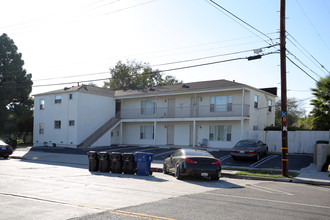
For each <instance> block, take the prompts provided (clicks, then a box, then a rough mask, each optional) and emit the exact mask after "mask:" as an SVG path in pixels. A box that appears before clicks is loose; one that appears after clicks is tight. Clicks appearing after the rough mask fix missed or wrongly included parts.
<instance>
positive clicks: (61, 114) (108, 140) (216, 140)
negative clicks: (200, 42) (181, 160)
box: [34, 80, 276, 149]
mask: <svg viewBox="0 0 330 220" xmlns="http://www.w3.org/2000/svg"><path fill="white" fill-rule="evenodd" d="M203 83H204V84H205V85H204V84H203ZM201 85H202V86H201ZM211 85H213V86H211ZM59 96H60V97H61V102H60V103H58V101H57V103H56V101H55V99H56V97H57V98H58V97H59ZM256 96H257V97H258V98H257V101H258V103H257V105H256V104H255V103H254V102H255V97H256ZM275 97H276V95H274V94H271V93H269V92H266V91H263V90H259V89H255V88H253V87H250V86H246V85H243V84H237V83H234V82H229V81H224V80H220V81H210V86H208V84H207V83H205V82H197V83H191V84H189V86H187V85H185V87H184V86H182V87H181V85H180V86H172V87H171V86H170V87H161V88H160V89H159V90H158V89H157V87H156V89H152V90H143V91H141V90H138V91H120V92H114V91H111V90H105V89H101V88H95V87H92V88H90V87H86V88H85V89H83V87H77V88H71V89H67V90H62V91H61V90H59V91H54V92H49V93H44V94H39V95H36V96H35V118H34V145H35V146H45V145H47V146H63V147H79V144H80V143H82V142H83V141H85V140H86V139H87V138H88V137H89V136H90V135H92V134H94V133H95V131H97V130H98V129H99V128H100V127H102V126H104V124H105V123H106V122H107V121H108V120H109V119H111V118H117V117H120V120H119V121H118V123H116V125H114V126H112V127H111V128H110V129H108V130H107V131H106V132H105V133H104V134H103V136H102V137H100V138H99V139H98V140H96V141H95V142H93V144H92V145H91V146H92V147H97V146H110V145H119V144H124V145H156V146H165V145H166V146H168V145H169V146H171V145H175V146H197V145H199V144H200V143H202V142H203V139H207V140H208V147H212V148H219V149H230V148H232V146H233V145H234V144H235V143H236V142H237V141H239V140H240V139H242V138H249V134H250V131H258V130H263V129H264V127H266V126H270V125H272V124H274V123H275V108H274V106H269V105H270V104H271V105H274V104H275ZM40 103H43V105H44V106H43V107H42V108H41V109H40ZM116 113H118V114H120V116H118V114H117V116H116ZM115 116H116V117H115ZM55 121H57V122H55ZM59 121H60V128H59V127H58V123H59ZM56 123H57V124H56ZM72 123H73V125H72ZM41 125H42V126H41ZM56 126H57V127H56ZM41 127H42V128H41Z"/></svg>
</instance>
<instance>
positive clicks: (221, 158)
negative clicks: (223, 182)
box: [218, 154, 231, 162]
mask: <svg viewBox="0 0 330 220" xmlns="http://www.w3.org/2000/svg"><path fill="white" fill-rule="evenodd" d="M230 157H231V155H230V154H229V155H226V156H223V157H220V158H218V159H219V160H220V161H221V162H222V161H224V160H227V159H229V158H230Z"/></svg>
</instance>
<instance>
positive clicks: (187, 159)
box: [184, 158, 197, 164]
mask: <svg viewBox="0 0 330 220" xmlns="http://www.w3.org/2000/svg"><path fill="white" fill-rule="evenodd" d="M184 162H186V163H195V164H196V163H197V162H196V161H194V160H192V159H189V158H186V159H184Z"/></svg>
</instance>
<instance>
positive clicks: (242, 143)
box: [236, 141, 256, 147]
mask: <svg viewBox="0 0 330 220" xmlns="http://www.w3.org/2000/svg"><path fill="white" fill-rule="evenodd" d="M255 146H256V143H255V142H252V141H240V142H238V143H237V144H236V147H255Z"/></svg>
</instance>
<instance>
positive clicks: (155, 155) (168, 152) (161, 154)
mask: <svg viewBox="0 0 330 220" xmlns="http://www.w3.org/2000/svg"><path fill="white" fill-rule="evenodd" d="M174 151H175V150H170V151H166V152H163V153H159V154H154V157H159V156H163V155H166V154H172V153H173V152H174Z"/></svg>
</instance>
